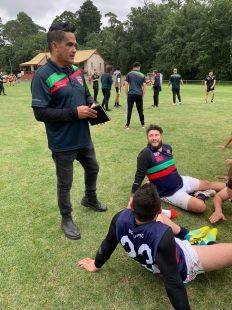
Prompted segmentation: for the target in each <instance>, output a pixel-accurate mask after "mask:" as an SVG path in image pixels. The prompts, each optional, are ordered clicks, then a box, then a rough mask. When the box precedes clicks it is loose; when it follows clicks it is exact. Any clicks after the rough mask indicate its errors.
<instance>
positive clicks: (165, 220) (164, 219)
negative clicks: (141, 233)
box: [156, 214, 180, 235]
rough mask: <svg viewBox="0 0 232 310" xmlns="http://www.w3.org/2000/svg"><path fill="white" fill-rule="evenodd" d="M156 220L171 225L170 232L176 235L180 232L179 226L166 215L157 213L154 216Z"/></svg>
mask: <svg viewBox="0 0 232 310" xmlns="http://www.w3.org/2000/svg"><path fill="white" fill-rule="evenodd" d="M156 221H158V222H161V223H164V224H166V225H168V226H169V227H171V229H172V232H173V234H174V235H177V234H178V233H179V232H180V226H179V225H177V224H176V223H174V222H173V221H171V220H170V219H169V218H168V217H167V216H166V215H164V214H159V215H158V216H157V218H156Z"/></svg>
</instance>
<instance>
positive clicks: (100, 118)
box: [88, 105, 110, 126]
mask: <svg viewBox="0 0 232 310" xmlns="http://www.w3.org/2000/svg"><path fill="white" fill-rule="evenodd" d="M91 109H93V110H96V111H97V117H96V118H88V121H89V123H90V125H91V126H93V125H97V124H102V123H105V122H109V121H110V117H109V115H108V114H107V113H106V112H105V110H104V109H103V107H102V106H101V105H96V106H95V107H93V108H91Z"/></svg>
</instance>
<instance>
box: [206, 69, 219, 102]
mask: <svg viewBox="0 0 232 310" xmlns="http://www.w3.org/2000/svg"><path fill="white" fill-rule="evenodd" d="M215 85H216V77H215V75H213V71H210V72H209V75H208V76H207V77H206V78H205V103H207V100H208V94H209V92H212V96H211V101H210V102H211V103H213V102H214V96H215Z"/></svg>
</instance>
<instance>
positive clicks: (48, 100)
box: [31, 60, 94, 152]
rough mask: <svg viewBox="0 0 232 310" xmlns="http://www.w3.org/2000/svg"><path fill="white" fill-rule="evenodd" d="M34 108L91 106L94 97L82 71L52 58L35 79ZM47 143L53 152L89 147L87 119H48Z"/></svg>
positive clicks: (74, 110) (33, 85) (32, 85)
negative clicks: (56, 61)
mask: <svg viewBox="0 0 232 310" xmlns="http://www.w3.org/2000/svg"><path fill="white" fill-rule="evenodd" d="M31 91H32V107H33V108H51V109H57V110H58V109H71V110H72V111H73V112H75V114H76V115H77V112H76V111H77V107H78V106H82V105H89V104H90V103H92V102H93V101H94V100H93V98H92V97H91V95H90V92H89V90H88V87H87V85H86V83H85V79H84V77H83V73H82V70H81V69H79V68H78V67H76V66H73V65H72V66H69V67H66V68H60V67H58V66H57V65H56V64H55V63H53V62H52V61H51V60H48V62H47V63H46V64H45V65H44V66H42V67H41V68H39V69H38V70H37V71H36V73H35V75H34V77H33V80H32V84H31ZM45 127H46V132H47V137H48V146H49V148H50V149H51V150H52V151H54V152H62V151H69V150H75V149H80V148H85V147H88V146H89V145H90V144H91V137H90V132H89V124H88V120H87V119H78V117H75V118H73V119H72V120H71V121H66V122H65V121H64V122H49V121H45Z"/></svg>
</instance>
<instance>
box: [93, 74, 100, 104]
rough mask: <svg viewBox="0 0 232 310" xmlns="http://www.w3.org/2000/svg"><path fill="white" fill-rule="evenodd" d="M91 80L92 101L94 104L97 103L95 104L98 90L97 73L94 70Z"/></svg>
mask: <svg viewBox="0 0 232 310" xmlns="http://www.w3.org/2000/svg"><path fill="white" fill-rule="evenodd" d="M91 80H92V82H93V92H94V95H93V99H94V101H95V102H96V103H98V102H97V95H98V90H99V74H98V73H97V70H96V69H94V72H93V75H92V77H91Z"/></svg>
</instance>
